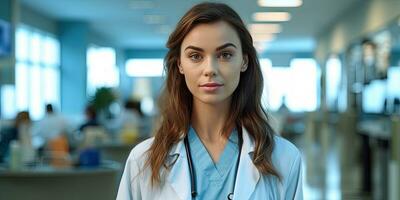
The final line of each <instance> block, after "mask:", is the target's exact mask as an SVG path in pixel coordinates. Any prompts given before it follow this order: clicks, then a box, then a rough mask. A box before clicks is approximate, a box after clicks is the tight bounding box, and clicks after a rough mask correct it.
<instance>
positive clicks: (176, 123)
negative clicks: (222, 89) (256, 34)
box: [146, 3, 280, 184]
mask: <svg viewBox="0 0 400 200" xmlns="http://www.w3.org/2000/svg"><path fill="white" fill-rule="evenodd" d="M218 21H224V22H227V23H228V24H229V25H230V26H232V27H233V28H234V29H235V30H236V32H237V34H238V36H239V38H240V42H241V44H242V52H243V55H247V56H248V68H247V70H246V71H245V72H242V73H241V75H240V81H239V85H238V87H237V88H236V90H235V91H234V92H233V94H232V101H231V105H230V107H231V109H230V113H229V118H228V119H227V121H226V122H225V125H224V129H223V130H228V129H229V127H233V126H237V127H238V128H240V127H242V126H243V127H244V128H246V129H247V130H248V132H249V134H250V137H252V138H253V139H254V140H255V151H254V156H253V163H254V164H255V165H256V167H257V169H258V170H259V171H260V172H261V173H263V174H272V175H275V176H277V177H278V178H279V177H280V176H279V174H278V172H277V171H276V170H275V168H274V166H273V165H272V161H271V154H272V151H273V147H274V139H273V135H274V132H273V130H272V128H271V126H270V125H269V124H268V117H267V113H266V112H265V110H264V109H263V108H262V106H261V94H262V89H263V77H262V73H261V69H260V64H259V61H258V58H257V53H256V50H255V48H254V46H253V40H252V37H251V35H250V33H249V31H248V30H247V29H246V27H245V25H244V23H243V21H242V20H241V18H240V17H239V15H238V14H237V13H236V12H235V11H234V10H233V9H232V8H230V7H229V6H227V5H225V4H221V3H201V4H198V5H196V6H194V7H192V8H191V9H190V10H189V11H188V12H187V13H186V14H185V15H184V16H183V17H182V19H181V20H180V21H179V23H178V24H177V26H176V28H175V30H174V31H173V32H172V33H171V35H170V36H169V39H168V42H167V47H168V49H169V51H168V53H167V55H166V57H165V60H164V66H165V71H166V76H167V77H166V86H165V88H164V90H163V93H162V95H161V98H160V99H159V107H160V113H161V118H160V125H159V127H158V128H157V129H156V132H155V138H154V142H153V143H152V145H151V147H150V149H149V150H148V158H147V162H146V166H150V167H151V172H152V176H151V182H152V184H154V183H160V180H161V178H160V169H161V167H163V166H164V167H166V166H165V164H164V163H165V160H166V158H167V156H168V153H169V151H170V149H171V147H172V146H173V145H175V144H177V143H178V142H179V141H180V140H181V138H182V137H184V136H186V134H187V132H188V129H189V126H190V120H191V112H192V101H193V96H192V94H191V93H190V91H189V89H188V88H187V86H186V83H185V78H184V76H183V75H181V74H180V73H179V70H178V62H179V58H180V48H181V44H182V41H183V40H184V38H185V36H186V35H187V34H188V33H189V32H190V31H191V30H192V29H193V28H194V27H195V26H196V25H198V24H207V23H214V22H218ZM223 134H229V133H223Z"/></svg>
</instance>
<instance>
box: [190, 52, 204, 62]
mask: <svg viewBox="0 0 400 200" xmlns="http://www.w3.org/2000/svg"><path fill="white" fill-rule="evenodd" d="M189 58H190V59H191V60H192V61H194V62H198V61H200V60H201V59H202V58H203V56H201V55H200V54H198V53H193V54H190V55H189Z"/></svg>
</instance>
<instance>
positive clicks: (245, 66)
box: [240, 55, 249, 72]
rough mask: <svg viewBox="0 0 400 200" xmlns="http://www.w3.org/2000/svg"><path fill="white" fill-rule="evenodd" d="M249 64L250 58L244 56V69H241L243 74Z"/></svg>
mask: <svg viewBox="0 0 400 200" xmlns="http://www.w3.org/2000/svg"><path fill="white" fill-rule="evenodd" d="M248 63H249V57H248V56H247V55H244V56H243V64H242V68H241V69H240V71H241V72H245V71H246V70H247V67H248Z"/></svg>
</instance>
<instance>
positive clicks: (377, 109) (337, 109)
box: [0, 0, 400, 200]
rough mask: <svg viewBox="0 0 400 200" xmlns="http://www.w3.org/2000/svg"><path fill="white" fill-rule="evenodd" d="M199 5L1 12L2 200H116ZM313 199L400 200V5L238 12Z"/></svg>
mask: <svg viewBox="0 0 400 200" xmlns="http://www.w3.org/2000/svg"><path fill="white" fill-rule="evenodd" d="M199 2H201V1H197V0H168V1H167V0H114V1H111V0H85V1H78V0H68V1H67V0H60V1H53V0H1V1H0V100H1V101H0V199H41V200H44V199H115V195H116V191H117V187H118V183H119V179H120V176H121V173H122V170H123V166H124V163H125V159H126V157H127V156H128V154H129V151H130V149H132V148H133V147H134V146H135V144H137V143H138V142H140V141H142V140H144V139H146V138H148V137H151V136H152V130H153V128H154V127H156V126H157V123H156V120H157V116H158V110H157V99H158V96H159V95H160V91H161V89H162V87H163V85H164V78H165V76H164V73H163V57H164V56H165V54H166V52H167V49H166V48H165V43H166V40H167V38H168V35H169V34H170V33H171V31H172V30H173V29H174V27H175V25H176V23H177V22H178V20H179V18H180V17H181V16H182V15H183V14H184V13H185V12H186V11H187V10H188V9H189V8H190V7H192V6H193V5H195V4H196V3H199ZM218 2H224V3H227V4H228V5H230V6H232V7H233V8H234V9H235V10H236V11H237V12H238V13H239V14H240V15H241V17H242V18H243V20H244V21H245V23H246V25H247V26H248V29H249V30H250V31H251V34H252V36H253V39H254V45H255V47H256V49H257V51H258V54H259V58H260V62H261V68H262V71H263V75H264V78H265V83H264V93H263V99H262V102H263V105H264V106H265V108H266V109H267V110H268V112H269V113H270V115H271V119H270V122H271V124H273V127H274V128H275V130H276V131H277V133H278V134H280V135H282V136H283V137H285V138H287V139H289V140H290V141H292V142H293V143H295V144H296V146H298V147H299V149H300V150H301V152H302V155H303V166H304V167H303V175H304V180H303V182H304V196H305V199H312V200H313V199H321V200H322V199H332V200H336V199H377V200H381V199H382V200H385V199H390V200H398V199H400V192H399V188H400V146H399V145H400V119H399V116H400V1H399V0H335V1H330V0H252V1H244V0H230V1H228V0H226V1H222V0H221V1H218Z"/></svg>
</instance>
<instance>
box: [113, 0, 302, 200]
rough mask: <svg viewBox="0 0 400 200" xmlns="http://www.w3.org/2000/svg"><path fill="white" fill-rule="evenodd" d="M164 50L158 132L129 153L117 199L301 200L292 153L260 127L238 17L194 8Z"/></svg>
mask: <svg viewBox="0 0 400 200" xmlns="http://www.w3.org/2000/svg"><path fill="white" fill-rule="evenodd" d="M167 47H168V48H169V51H168V53H167V55H166V58H165V67H166V72H167V79H166V88H165V90H164V93H163V95H162V98H161V99H160V108H161V109H160V111H161V122H160V126H159V127H158V128H157V129H156V132H155V137H154V138H151V139H149V140H146V141H144V142H142V143H141V144H139V145H137V146H136V147H135V148H134V149H133V150H132V152H131V153H130V155H129V157H128V160H127V163H126V166H125V171H124V174H123V176H122V179H121V183H120V187H119V191H118V196H117V199H120V200H122V199H182V200H186V199H238V200H239V199H240V200H243V199H302V184H301V179H302V178H301V157H300V153H299V151H298V150H297V148H296V147H295V146H293V145H292V144H291V143H289V142H288V141H286V140H284V139H283V138H280V137H278V136H275V135H274V133H273V130H272V129H271V126H270V125H269V124H268V119H267V115H266V113H265V111H264V110H263V109H262V107H261V92H262V86H263V78H262V74H261V70H260V64H259V62H258V59H257V55H256V51H255V49H254V47H253V44H252V38H251V36H250V34H249V32H248V31H247V29H246V27H245V25H244V23H243V22H242V20H241V19H240V17H239V15H238V14H237V13H236V12H235V11H234V10H232V9H231V8H230V7H228V6H227V5H225V4H219V3H202V4H198V5H196V6H194V7H193V8H191V9H190V10H189V11H188V12H187V13H186V14H185V15H184V16H183V17H182V19H181V20H180V21H179V23H178V24H177V27H176V29H175V30H174V32H173V33H172V34H171V35H170V37H169V40H168V42H167Z"/></svg>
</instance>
